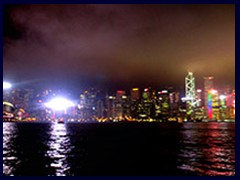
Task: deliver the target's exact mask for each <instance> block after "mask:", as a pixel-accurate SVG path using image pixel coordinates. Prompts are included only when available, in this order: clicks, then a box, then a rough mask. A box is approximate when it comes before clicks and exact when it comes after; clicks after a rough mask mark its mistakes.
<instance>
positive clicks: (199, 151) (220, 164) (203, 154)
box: [178, 123, 235, 176]
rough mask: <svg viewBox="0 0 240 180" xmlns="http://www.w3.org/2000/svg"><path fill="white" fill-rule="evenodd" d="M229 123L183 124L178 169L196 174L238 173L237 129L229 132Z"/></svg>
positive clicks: (229, 174)
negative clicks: (236, 162)
mask: <svg viewBox="0 0 240 180" xmlns="http://www.w3.org/2000/svg"><path fill="white" fill-rule="evenodd" d="M228 125H229V124H226V123H205V124H202V125H201V124H200V126H199V124H196V123H195V124H194V123H186V124H184V127H183V130H182V131H181V134H182V138H181V141H180V144H181V148H180V153H179V155H178V162H179V164H180V165H179V166H178V169H180V170H183V171H186V172H192V173H195V174H197V175H209V176H218V175H224V176H233V175H235V144H234V142H235V141H233V138H235V134H234V132H235V131H229V127H228ZM230 125H233V124H230ZM232 129H233V128H232Z"/></svg>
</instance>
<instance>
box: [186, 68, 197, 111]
mask: <svg viewBox="0 0 240 180" xmlns="http://www.w3.org/2000/svg"><path fill="white" fill-rule="evenodd" d="M185 97H186V98H187V99H189V100H190V102H191V105H192V106H193V105H194V103H195V101H196V92H195V77H194V76H193V73H192V72H188V75H187V76H186V77H185Z"/></svg>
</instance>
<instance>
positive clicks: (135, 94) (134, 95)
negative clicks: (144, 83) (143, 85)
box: [131, 88, 140, 102]
mask: <svg viewBox="0 0 240 180" xmlns="http://www.w3.org/2000/svg"><path fill="white" fill-rule="evenodd" d="M139 99H140V91H139V88H132V90H131V101H132V102H135V101H138V100H139Z"/></svg>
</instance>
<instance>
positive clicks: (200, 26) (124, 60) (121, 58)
mask: <svg viewBox="0 0 240 180" xmlns="http://www.w3.org/2000/svg"><path fill="white" fill-rule="evenodd" d="M187 71H192V72H193V73H194V75H195V77H196V80H197V86H200V85H201V83H202V81H203V77H204V76H208V75H212V76H214V78H215V84H216V85H219V86H221V87H223V86H225V85H230V86H234V85H235V84H234V82H235V5H116V4H115V5H80V4H79V5H13V6H12V5H11V6H9V5H5V6H4V49H3V79H6V80H8V81H11V82H13V83H30V84H31V83H35V84H38V85H39V86H50V87H53V86H56V87H61V86H63V87H68V88H72V87H75V88H76V87H77V88H79V89H81V88H86V87H89V86H94V87H100V88H105V89H111V88H112V89H114V88H117V89H124V88H131V87H147V86H152V87H157V88H163V87H165V86H174V87H181V88H184V77H185V76H186V74H187Z"/></svg>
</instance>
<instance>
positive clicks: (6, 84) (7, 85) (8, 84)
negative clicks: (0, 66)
mask: <svg viewBox="0 0 240 180" xmlns="http://www.w3.org/2000/svg"><path fill="white" fill-rule="evenodd" d="M11 87H12V85H11V84H10V83H9V82H3V89H10V88H11Z"/></svg>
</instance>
